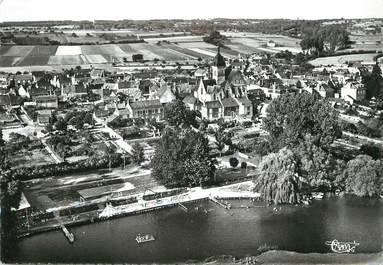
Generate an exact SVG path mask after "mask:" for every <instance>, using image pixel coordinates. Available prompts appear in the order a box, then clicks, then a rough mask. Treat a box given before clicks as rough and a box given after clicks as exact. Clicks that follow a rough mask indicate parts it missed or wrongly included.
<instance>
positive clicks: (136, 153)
mask: <svg viewBox="0 0 383 265" xmlns="http://www.w3.org/2000/svg"><path fill="white" fill-rule="evenodd" d="M132 152H133V155H132V159H133V161H134V163H136V164H140V163H141V162H142V161H144V148H143V147H142V146H141V144H140V143H139V142H136V143H134V145H133V149H132Z"/></svg>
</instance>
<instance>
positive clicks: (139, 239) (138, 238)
mask: <svg viewBox="0 0 383 265" xmlns="http://www.w3.org/2000/svg"><path fill="white" fill-rule="evenodd" d="M154 240H156V239H155V238H154V236H153V235H150V234H146V235H141V234H138V235H137V236H136V241H137V243H138V244H141V243H146V242H150V241H154Z"/></svg>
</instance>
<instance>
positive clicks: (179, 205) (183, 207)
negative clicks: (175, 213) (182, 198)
mask: <svg viewBox="0 0 383 265" xmlns="http://www.w3.org/2000/svg"><path fill="white" fill-rule="evenodd" d="M178 207H180V208H181V209H182V210H184V211H185V212H188V211H189V209H188V208H187V207H186V206H185V205H183V204H182V203H178Z"/></svg>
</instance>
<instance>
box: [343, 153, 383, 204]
mask: <svg viewBox="0 0 383 265" xmlns="http://www.w3.org/2000/svg"><path fill="white" fill-rule="evenodd" d="M342 181H343V182H344V185H345V191H346V192H350V193H353V194H355V195H357V196H369V197H371V196H376V195H379V194H381V193H382V192H383V163H382V161H381V160H373V159H372V158H371V157H370V156H367V155H359V156H357V157H356V158H354V159H352V160H350V161H349V162H348V163H347V168H346V170H345V171H344V175H343V179H342Z"/></svg>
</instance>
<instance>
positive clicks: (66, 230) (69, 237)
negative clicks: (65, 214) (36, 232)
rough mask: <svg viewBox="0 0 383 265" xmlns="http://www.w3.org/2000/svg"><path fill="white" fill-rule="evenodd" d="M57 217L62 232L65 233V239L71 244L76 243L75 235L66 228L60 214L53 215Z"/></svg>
mask: <svg viewBox="0 0 383 265" xmlns="http://www.w3.org/2000/svg"><path fill="white" fill-rule="evenodd" d="M53 214H54V216H55V217H56V220H57V222H58V223H59V226H60V228H61V230H62V231H63V233H64V235H65V237H66V238H67V239H68V240H69V242H70V243H73V242H74V234H73V233H71V232H69V230H68V229H67V228H66V227H65V225H64V222H63V221H62V220H61V218H60V215H59V213H58V212H57V211H56V212H54V213H53Z"/></svg>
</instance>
